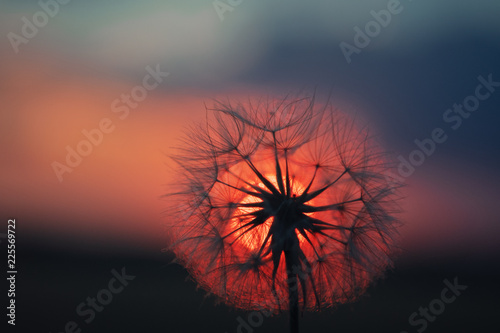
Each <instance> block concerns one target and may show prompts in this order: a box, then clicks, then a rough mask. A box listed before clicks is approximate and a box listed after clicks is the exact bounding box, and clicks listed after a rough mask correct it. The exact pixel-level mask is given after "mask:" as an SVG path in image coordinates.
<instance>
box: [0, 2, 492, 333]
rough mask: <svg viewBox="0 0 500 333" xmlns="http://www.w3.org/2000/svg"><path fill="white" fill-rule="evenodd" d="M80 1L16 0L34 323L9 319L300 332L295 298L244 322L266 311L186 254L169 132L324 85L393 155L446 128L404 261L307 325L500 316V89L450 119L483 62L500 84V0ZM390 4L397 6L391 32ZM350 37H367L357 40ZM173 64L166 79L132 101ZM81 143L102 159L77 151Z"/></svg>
mask: <svg viewBox="0 0 500 333" xmlns="http://www.w3.org/2000/svg"><path fill="white" fill-rule="evenodd" d="M64 2H65V1H63V0H60V2H56V1H55V0H41V1H28V0H25V1H0V32H1V35H2V38H1V39H0V56H1V61H0V101H1V102H2V107H1V108H0V128H1V131H0V139H1V146H0V154H1V156H2V159H1V160H0V198H1V200H0V208H1V209H0V212H1V220H0V221H1V222H0V223H1V226H0V233H1V234H0V241H1V243H0V246H1V248H2V252H3V253H5V257H6V256H7V254H6V244H7V242H6V239H5V234H6V233H7V231H6V230H7V220H8V219H9V218H15V219H16V224H17V228H16V249H17V253H16V264H17V269H18V276H17V284H16V288H17V292H16V302H17V304H18V307H17V316H16V324H17V325H16V327H15V328H13V327H8V329H9V331H8V332H11V331H12V332H28V331H29V332H32V331H34V330H35V329H36V330H37V331H44V332H71V331H72V330H73V328H70V329H69V330H68V329H67V327H66V325H67V323H68V322H71V321H73V322H75V323H76V325H78V329H81V331H82V332H109V331H119V332H143V331H148V332H200V331H203V332H228V333H229V332H245V333H246V332H276V331H279V330H281V329H282V328H285V327H286V323H287V318H286V314H285V315H282V316H279V317H272V318H264V320H263V322H262V323H259V324H258V325H255V326H248V327H246V328H243V326H241V320H240V319H241V318H243V319H242V320H245V321H247V322H248V320H247V319H248V315H249V314H248V313H245V312H240V311H235V310H232V309H229V308H227V307H225V306H224V305H221V304H219V305H217V304H216V302H215V298H214V297H205V293H204V292H203V290H200V289H196V283H194V282H193V281H191V280H189V278H188V274H187V272H186V271H185V270H184V269H183V268H182V267H180V266H178V265H176V264H169V263H170V262H171V260H172V259H173V257H172V255H171V254H169V253H166V252H163V251H162V249H164V248H165V247H166V246H167V244H166V243H165V238H164V234H163V228H162V223H163V221H164V219H165V218H166V217H164V216H163V215H162V211H163V209H164V207H165V202H164V201H162V200H160V196H161V195H162V194H163V193H165V192H166V185H167V184H168V183H169V182H170V181H172V179H171V177H170V173H169V160H168V158H167V156H168V154H169V153H170V152H171V147H172V146H174V145H175V144H176V142H177V140H178V138H179V137H180V136H181V135H182V133H183V128H185V127H186V126H188V125H189V124H191V123H192V122H193V121H198V120H202V119H203V117H204V114H205V106H207V107H210V105H211V103H212V101H213V99H214V98H225V97H229V98H246V97H248V96H250V97H252V96H260V95H263V94H268V95H271V96H273V95H278V96H279V95H281V94H283V93H286V92H289V91H309V92H311V91H314V90H315V89H316V92H317V94H318V96H320V98H323V99H326V98H327V97H328V96H330V100H331V102H332V104H334V105H335V106H336V107H338V108H339V109H340V110H342V111H344V112H346V113H348V114H351V115H353V116H355V117H357V118H359V119H362V120H363V122H364V123H366V124H368V126H369V127H370V129H371V130H372V133H374V134H376V136H377V138H378V140H379V141H380V142H381V144H382V145H383V146H384V147H385V148H386V149H387V150H388V151H390V152H392V154H393V155H394V157H395V158H397V156H399V155H401V156H402V157H404V158H405V159H408V158H409V156H410V154H411V153H412V151H414V150H415V149H416V148H417V146H416V145H415V143H414V141H415V140H416V139H418V140H424V139H426V138H430V137H431V133H432V131H433V130H434V129H435V128H442V129H443V130H444V132H445V133H446V135H447V140H446V141H445V142H444V143H441V144H437V145H436V149H435V152H434V153H433V154H431V155H430V156H428V157H426V158H425V161H424V162H423V163H422V164H421V165H420V166H418V167H416V168H415V171H414V172H413V174H411V175H410V176H408V177H406V178H405V182H406V183H407V185H408V186H407V188H406V190H405V196H406V198H405V200H404V202H403V203H402V204H403V208H404V213H403V215H402V218H403V220H404V222H405V227H404V228H403V229H402V231H401V233H402V242H401V245H402V247H403V249H404V251H403V253H402V254H401V256H400V257H399V258H398V259H397V261H396V265H395V268H394V269H393V270H391V271H389V272H388V273H387V276H386V278H385V279H383V280H381V281H378V282H377V283H376V284H375V285H374V286H373V287H372V288H370V290H369V292H368V293H367V295H366V297H363V298H362V299H361V300H360V301H358V302H356V303H354V304H350V305H346V306H342V307H340V308H339V309H337V310H336V311H326V312H321V313H306V314H304V316H303V318H302V322H301V327H302V329H303V330H304V331H305V332H333V331H336V332H364V331H368V330H369V331H370V332H402V331H407V332H417V330H419V329H420V332H423V331H424V330H425V331H427V332H470V331H472V330H473V329H475V330H477V329H484V330H485V331H486V332H494V331H497V330H498V322H497V321H496V320H495V318H496V316H497V315H498V311H499V310H500V306H499V305H498V297H499V296H500V292H499V287H498V284H497V282H498V279H499V278H500V266H499V263H500V245H499V236H500V210H499V209H498V206H497V204H498V202H499V201H500V192H499V190H498V189H499V187H500V176H499V170H500V154H499V153H500V148H499V144H500V131H499V130H498V126H499V123H500V87H498V88H496V90H494V91H492V92H491V94H490V96H489V97H488V98H486V99H485V100H483V101H480V104H479V107H478V109H477V110H476V111H474V112H473V113H471V114H470V116H468V117H467V118H463V119H462V122H461V125H460V126H459V127H458V128H457V129H453V128H452V127H451V125H453V124H454V122H451V123H450V122H446V121H445V119H444V118H443V115H444V113H445V112H446V110H447V109H450V108H453V105H454V104H461V103H463V101H464V99H465V98H466V97H467V96H469V95H473V94H474V93H475V89H476V87H477V86H478V84H480V81H479V80H478V77H480V76H482V77H483V78H485V79H487V78H488V76H490V75H491V78H492V80H493V81H495V82H500V63H499V61H498V59H500V43H499V41H500V21H499V20H498V17H499V15H500V2H496V1H487V0H476V1H461V2H457V1H451V0H443V1H431V0H418V1H411V0H401V2H400V3H399V5H398V2H396V1H387V0H386V1H378V0H370V1H368V0H365V1H347V0H345V1H340V0H339V1H319V0H313V1H307V2H306V1H299V0H289V1H283V0H282V1H255V0H253V1H245V0H238V1H237V0H232V1H230V0H220V1H211V0H204V1H201V0H194V1H189V2H188V1H159V0H145V1H141V2H138V1H130V0H122V1H113V0H107V1H97V0H87V1H77V0H73V1H70V2H68V3H64ZM388 8H389V9H390V10H392V11H393V13H392V14H391V15H390V21H389V19H387V20H386V22H387V23H386V24H384V25H386V26H385V27H384V26H382V25H380V24H378V27H379V29H378V30H377V29H376V28H373V27H374V26H377V24H375V25H374V24H370V23H369V22H371V21H376V19H375V17H376V16H378V17H379V18H380V15H381V14H380V11H382V10H383V11H384V12H385V13H391V12H389V11H388ZM372 11H374V12H375V14H373V13H374V12H372ZM377 13H379V14H377ZM367 24H368V28H369V29H370V27H372V28H371V29H375V30H369V31H368V35H366V27H367V26H366V25H367ZM358 28H359V29H360V30H361V31H363V32H365V37H367V38H365V40H364V42H365V44H366V45H364V44H363V43H362V42H363V41H362V40H360V38H361V39H363V38H362V37H359V36H358V37H357V39H356V35H359V33H358V32H357V31H359V30H357V29H358ZM366 39H368V40H366ZM360 43H361V44H360ZM347 44H349V45H350V46H349V47H348V48H349V50H355V51H352V52H349V54H348V55H347V56H346V51H345V50H346V49H345V45H347ZM341 45H344V51H343V48H342V47H341ZM351 47H352V48H351ZM155 70H156V71H157V72H161V73H160V75H159V76H158V75H157V79H158V80H157V81H158V85H157V86H156V87H155V88H152V89H151V90H149V91H147V93H146V95H141V98H140V101H133V100H132V101H130V100H129V102H126V100H125V99H122V98H127V96H125V97H124V95H128V96H130V94H131V93H132V92H134V91H135V93H137V91H139V90H138V89H137V86H142V85H143V79H144V77H145V76H146V75H148V73H151V72H152V71H155ZM166 72H168V76H167V74H166ZM148 82H150V84H152V83H154V80H151V79H150V81H148ZM491 89H492V90H493V89H495V88H494V87H493V88H491ZM484 91H486V90H484ZM137 94H138V93H137ZM136 96H139V95H136ZM127 103H129V104H127ZM127 105H128V106H127ZM118 107H121V109H118ZM103 119H104V120H105V122H106V121H107V122H108V124H110V126H111V127H109V128H111V129H109V128H108V129H109V131H108V132H109V133H104V134H103V135H102V138H100V139H99V135H97V137H96V139H95V140H97V141H96V142H97V144H95V145H92V146H91V147H90V148H89V147H84V144H83V143H82V141H84V140H87V138H86V136H85V134H84V131H93V130H94V129H97V128H99V126H101V125H100V124H102V121H103ZM106 119H107V120H106ZM93 133H95V131H94V132H93ZM79 147H80V149H81V150H82V151H85V152H88V154H86V155H87V156H82V157H81V160H75V157H73V160H72V158H71V157H69V161H70V163H72V166H70V165H68V160H67V159H68V156H67V155H68V154H71V153H69V151H71V150H78V149H79ZM85 149H87V150H85ZM90 150H91V151H90ZM4 251H5V252H4ZM2 262H4V263H5V262H6V258H5V260H4V259H2ZM1 267H2V270H4V271H6V268H5V269H4V267H6V266H5V265H4V264H2V266H1ZM122 268H125V269H126V272H127V274H129V275H133V276H135V279H133V280H132V281H130V282H129V285H128V286H126V287H125V288H124V290H123V291H122V292H121V293H118V294H115V295H114V297H113V300H112V301H111V302H110V303H109V304H108V305H106V306H104V309H103V310H102V311H101V312H96V315H95V319H93V320H91V322H90V323H86V322H85V320H84V319H86V318H87V316H81V315H79V314H78V313H77V312H76V308H77V306H78V305H79V304H80V303H81V302H86V299H87V297H96V295H97V294H98V292H99V291H100V290H101V289H103V288H107V286H108V282H109V281H110V279H111V278H112V277H113V274H112V270H113V269H115V270H116V271H118V272H121V270H122ZM2 274H6V273H2ZM455 277H457V278H458V281H459V283H460V284H463V285H467V286H468V288H467V289H466V290H465V291H463V292H462V294H461V295H460V296H459V297H457V299H456V300H455V301H454V302H452V303H451V304H447V305H446V308H445V310H444V312H443V313H442V314H440V315H438V316H436V318H435V319H434V320H433V321H432V320H429V321H428V325H427V326H426V327H425V329H424V327H423V324H419V325H416V324H413V325H412V324H411V323H410V322H409V318H410V317H411V315H412V313H414V312H418V311H419V308H420V307H428V306H429V303H430V302H431V301H433V300H434V299H437V298H440V297H441V291H442V290H443V288H444V287H445V284H444V283H443V280H444V279H448V280H449V281H451V282H453V280H454V279H455ZM3 293H4V291H2V294H3ZM3 306H7V299H6V298H3V299H2V307H3ZM3 308H4V309H5V307H3ZM2 317H3V318H4V319H3V321H6V320H5V315H2ZM238 318H240V319H238ZM418 318H422V317H420V316H419V317H418ZM2 324H4V323H2ZM70 326H71V325H70ZM75 332H77V330H76V328H75Z"/></svg>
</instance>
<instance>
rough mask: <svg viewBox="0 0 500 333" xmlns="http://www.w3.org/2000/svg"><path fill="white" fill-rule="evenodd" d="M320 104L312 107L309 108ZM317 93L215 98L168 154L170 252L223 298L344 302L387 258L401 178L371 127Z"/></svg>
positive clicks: (285, 305) (233, 301)
mask: <svg viewBox="0 0 500 333" xmlns="http://www.w3.org/2000/svg"><path fill="white" fill-rule="evenodd" d="M316 104H317V103H316ZM316 104H315V98H314V96H312V97H303V98H295V99H290V98H283V99H279V100H276V99H269V98H265V99H261V100H249V101H247V102H245V103H241V102H238V103H232V102H215V105H214V107H213V109H211V110H208V111H207V120H206V122H205V123H203V124H200V125H196V126H193V127H191V128H190V130H189V131H188V133H187V135H186V137H185V138H184V139H183V141H182V142H181V144H180V145H179V147H178V149H177V152H176V154H175V155H174V156H172V159H173V161H174V162H175V164H176V170H177V172H178V174H177V175H176V177H175V179H176V183H175V184H173V185H172V188H171V190H170V192H169V193H168V194H167V197H168V202H169V209H168V212H169V215H170V216H169V222H167V235H168V238H169V239H168V241H169V244H170V248H171V250H172V251H173V252H174V253H175V254H176V257H177V259H178V260H179V261H180V262H181V263H182V264H183V265H184V266H185V267H186V268H187V269H188V271H189V272H190V274H191V275H192V276H193V277H194V279H195V280H196V281H197V282H198V283H199V284H200V286H201V287H202V288H204V289H205V290H207V291H208V292H209V293H212V294H215V295H217V296H218V298H219V299H220V300H221V301H223V302H225V303H226V304H228V305H231V306H234V307H237V308H241V309H246V310H264V309H266V310H267V311H270V312H273V313H278V312H280V311H283V310H288V311H289V312H290V330H291V332H298V317H299V316H298V313H299V309H302V310H320V309H322V308H328V307H333V306H336V305H338V304H341V303H345V302H350V301H352V300H354V299H356V298H357V297H358V296H359V295H361V294H362V293H363V292H364V291H365V290H366V288H367V286H368V285H369V283H370V281H372V280H373V279H374V278H377V277H378V276H380V275H381V274H382V273H383V272H384V271H385V269H386V268H387V267H388V266H391V265H392V261H391V256H392V254H393V253H394V250H395V248H396V246H395V236H396V235H397V227H398V226H399V224H400V223H399V221H398V219H397V218H395V217H394V213H395V212H396V208H397V207H396V199H397V193H398V191H397V190H398V187H399V186H400V184H399V183H398V182H396V181H395V180H394V179H392V178H390V177H389V176H387V170H388V168H390V167H391V166H390V164H389V163H388V162H387V161H386V158H385V154H384V153H383V152H382V151H381V150H380V149H379V148H378V146H377V145H376V144H375V142H374V140H373V139H372V138H371V137H370V136H369V135H368V133H367V131H366V130H358V129H357V128H356V126H355V124H354V122H353V121H352V120H350V119H349V118H348V117H346V116H345V115H343V114H341V113H340V112H338V111H336V110H334V108H333V107H332V106H331V105H330V104H329V103H327V104H326V105H323V106H320V107H318V106H317V105H316Z"/></svg>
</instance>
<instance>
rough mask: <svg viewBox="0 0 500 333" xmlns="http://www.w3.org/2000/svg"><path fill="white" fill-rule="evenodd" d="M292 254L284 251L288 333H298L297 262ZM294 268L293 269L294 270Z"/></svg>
mask: <svg viewBox="0 0 500 333" xmlns="http://www.w3.org/2000/svg"><path fill="white" fill-rule="evenodd" d="M294 257H296V256H293V255H292V253H290V252H288V251H285V262H286V270H287V282H288V306H289V314H290V333H299V291H298V287H299V286H298V281H297V274H296V268H297V260H294V259H295V258H294ZM294 267H295V269H294Z"/></svg>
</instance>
